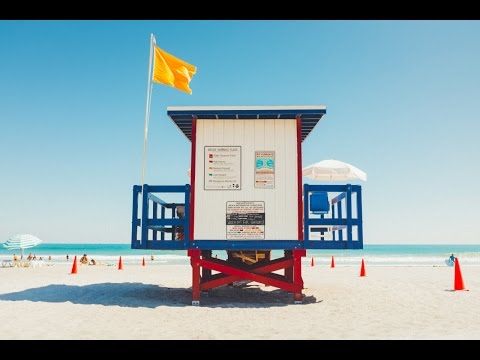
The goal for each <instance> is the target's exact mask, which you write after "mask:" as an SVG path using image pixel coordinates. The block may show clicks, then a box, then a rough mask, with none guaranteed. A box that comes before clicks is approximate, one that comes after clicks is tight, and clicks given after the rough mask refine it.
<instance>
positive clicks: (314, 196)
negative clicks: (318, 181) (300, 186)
mask: <svg viewBox="0 0 480 360" xmlns="http://www.w3.org/2000/svg"><path fill="white" fill-rule="evenodd" d="M329 211H330V202H329V201H328V193H327V192H326V191H315V192H312V193H311V194H310V213H312V214H314V215H320V217H321V218H323V217H324V216H325V215H326V214H328V213H329ZM331 230H332V229H331V227H330V226H321V227H313V228H312V229H311V232H312V233H320V239H321V240H324V235H325V233H327V232H331Z"/></svg>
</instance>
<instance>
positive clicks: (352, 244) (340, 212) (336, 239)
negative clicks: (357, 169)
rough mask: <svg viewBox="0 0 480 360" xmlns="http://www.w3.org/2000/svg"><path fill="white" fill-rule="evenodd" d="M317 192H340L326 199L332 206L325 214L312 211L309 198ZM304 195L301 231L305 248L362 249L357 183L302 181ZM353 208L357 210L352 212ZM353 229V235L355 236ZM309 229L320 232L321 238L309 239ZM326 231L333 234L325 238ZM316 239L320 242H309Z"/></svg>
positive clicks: (360, 213) (361, 222) (361, 220)
mask: <svg viewBox="0 0 480 360" xmlns="http://www.w3.org/2000/svg"><path fill="white" fill-rule="evenodd" d="M317 192H326V193H327V194H331V193H339V194H338V195H336V196H335V197H333V198H332V199H331V200H330V201H329V206H330V208H331V209H330V211H329V213H328V214H321V215H319V216H316V215H315V214H314V213H313V212H312V210H311V206H310V205H311V204H310V199H311V196H312V195H313V194H315V193H317ZM303 199H304V200H303V211H304V218H303V223H304V228H303V233H304V234H303V235H304V242H305V248H306V249H308V248H320V249H363V219H362V188H361V186H360V185H351V184H346V185H310V184H305V185H304V186H303ZM354 210H355V212H356V214H353V212H354ZM354 232H355V235H356V236H354ZM311 233H320V239H319V240H313V239H311V235H312V234H311ZM326 233H330V234H332V239H331V240H325V234H326ZM344 233H345V234H344ZM344 235H345V236H344ZM344 237H345V240H344ZM318 242H320V244H321V246H317V245H312V243H318Z"/></svg>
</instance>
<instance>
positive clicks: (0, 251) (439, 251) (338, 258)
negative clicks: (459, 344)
mask: <svg viewBox="0 0 480 360" xmlns="http://www.w3.org/2000/svg"><path fill="white" fill-rule="evenodd" d="M20 253H21V251H19V250H7V249H5V248H3V247H1V246H0V261H1V260H5V259H12V258H13V254H16V255H17V256H18V255H19V254H20ZM29 253H32V254H35V255H36V257H37V259H39V258H40V257H42V259H43V260H48V258H49V257H51V261H52V262H53V263H71V262H72V260H73V257H74V256H75V255H76V256H77V258H78V259H80V257H81V256H82V255H83V254H87V256H88V258H89V259H91V258H94V259H95V260H96V261H99V262H103V263H108V264H112V265H113V264H116V263H117V262H118V259H119V257H120V256H122V262H123V263H124V264H141V262H142V259H143V258H145V261H147V263H148V264H155V265H165V264H178V265H180V264H189V257H188V256H187V252H186V251H171V250H132V249H131V248H130V244H46V243H42V244H40V245H38V246H37V247H35V248H31V249H26V250H25V256H28V254H29ZM282 253H283V252H282V251H277V250H274V251H273V252H272V257H273V258H275V257H278V256H280V255H281V254H282ZM452 253H453V254H454V255H455V256H456V257H458V259H459V261H460V263H461V265H462V266H480V244H479V245H457V244H455V245H453V244H452V245H364V249H363V250H307V256H306V257H305V258H303V261H304V263H310V261H311V258H312V257H313V258H314V259H315V265H329V264H330V261H331V257H332V256H334V257H335V266H358V265H359V263H360V262H361V259H362V258H364V259H365V262H366V263H368V265H369V266H376V265H377V266H384V265H389V266H445V259H447V258H448V257H449V256H450V254H452ZM67 255H68V256H69V259H68V260H67V258H66V256H67ZM214 255H217V256H218V258H221V259H224V258H225V257H226V252H225V251H214ZM151 256H153V261H152V260H151Z"/></svg>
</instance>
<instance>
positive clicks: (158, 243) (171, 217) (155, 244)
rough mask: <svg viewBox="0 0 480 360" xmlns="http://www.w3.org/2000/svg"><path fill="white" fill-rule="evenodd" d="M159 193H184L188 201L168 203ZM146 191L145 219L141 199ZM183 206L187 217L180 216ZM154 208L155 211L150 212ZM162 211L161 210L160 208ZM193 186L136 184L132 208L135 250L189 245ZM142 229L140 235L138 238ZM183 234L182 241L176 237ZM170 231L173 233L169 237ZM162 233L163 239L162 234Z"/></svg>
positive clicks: (181, 247)
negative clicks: (167, 235)
mask: <svg viewBox="0 0 480 360" xmlns="http://www.w3.org/2000/svg"><path fill="white" fill-rule="evenodd" d="M157 193H183V194H184V196H185V197H184V202H182V203H168V202H166V201H164V200H162V199H161V198H160V197H158V196H157V195H155V194H157ZM140 194H142V202H141V205H142V211H141V218H139V217H138V203H139V202H138V198H139V196H140ZM179 206H184V207H185V211H184V213H185V216H184V217H183V218H179V217H176V210H177V208H178V207H179ZM150 209H151V211H150ZM159 210H160V211H159ZM189 215H190V185H153V186H152V185H147V184H145V185H143V188H142V186H140V185H134V186H133V211H132V249H172V250H180V249H187V248H188V241H189V239H190V216H189ZM138 230H140V238H139V237H138V235H139V234H138ZM177 233H182V234H183V235H182V238H181V239H180V240H176V239H175V235H176V234H177ZM166 234H171V236H170V237H171V238H170V239H166V236H165V235H166ZM158 235H160V238H159V236H158Z"/></svg>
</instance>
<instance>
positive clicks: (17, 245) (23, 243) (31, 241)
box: [3, 234, 42, 256]
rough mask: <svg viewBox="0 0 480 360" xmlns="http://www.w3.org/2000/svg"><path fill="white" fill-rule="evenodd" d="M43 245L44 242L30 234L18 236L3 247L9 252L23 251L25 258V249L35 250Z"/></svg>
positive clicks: (13, 237) (6, 242)
mask: <svg viewBox="0 0 480 360" xmlns="http://www.w3.org/2000/svg"><path fill="white" fill-rule="evenodd" d="M41 243H42V240H40V239H39V238H37V237H36V236H33V235H30V234H18V235H15V236H12V237H11V238H10V239H8V240H7V241H5V242H4V243H3V247H5V248H7V249H8V250H15V249H21V250H22V256H23V250H24V249H29V248H33V247H35V246H37V245H39V244H41Z"/></svg>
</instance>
